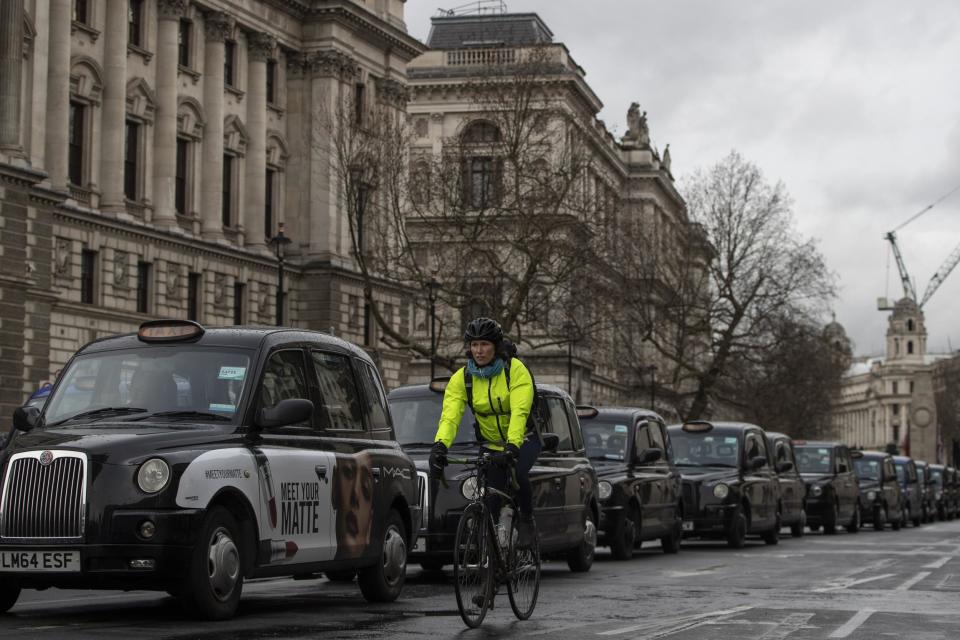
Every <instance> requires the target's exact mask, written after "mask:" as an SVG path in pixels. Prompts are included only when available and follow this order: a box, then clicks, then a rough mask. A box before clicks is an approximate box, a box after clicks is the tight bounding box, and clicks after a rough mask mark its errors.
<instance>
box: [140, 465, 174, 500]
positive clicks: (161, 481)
mask: <svg viewBox="0 0 960 640" xmlns="http://www.w3.org/2000/svg"><path fill="white" fill-rule="evenodd" d="M168 482H170V465H168V464H167V463H166V462H164V461H163V460H161V459H160V458H151V459H149V460H147V461H146V462H144V463H143V464H142V465H140V471H138V472H137V484H138V485H139V486H140V489H141V490H142V491H145V492H146V493H156V492H157V491H160V490H161V489H163V488H164V487H165V486H167V483H168Z"/></svg>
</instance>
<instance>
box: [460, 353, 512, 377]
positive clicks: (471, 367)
mask: <svg viewBox="0 0 960 640" xmlns="http://www.w3.org/2000/svg"><path fill="white" fill-rule="evenodd" d="M503 366H504V362H503V359H501V358H497V359H496V360H494V361H493V362H491V363H490V364H488V365H487V366H485V367H478V366H477V363H476V362H474V361H473V358H470V359H469V360H467V373H469V374H470V375H471V376H474V377H476V378H492V377H494V376H495V375H497V374H498V373H500V372H501V371H503Z"/></svg>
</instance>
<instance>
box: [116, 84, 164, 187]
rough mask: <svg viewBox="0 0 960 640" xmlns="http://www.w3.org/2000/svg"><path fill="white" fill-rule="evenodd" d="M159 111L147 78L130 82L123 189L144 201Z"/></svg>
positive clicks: (128, 86) (128, 88)
mask: <svg viewBox="0 0 960 640" xmlns="http://www.w3.org/2000/svg"><path fill="white" fill-rule="evenodd" d="M156 112H157V101H156V99H155V98H154V94H153V91H152V90H151V89H150V85H148V84H147V81H146V80H144V79H143V78H133V79H132V80H130V81H129V82H128V83H127V120H126V131H125V140H124V151H123V191H124V194H125V195H126V198H127V200H129V201H130V202H132V203H141V202H142V201H143V200H144V199H145V196H146V194H145V193H144V185H145V184H146V157H147V152H148V149H147V146H148V143H149V142H150V140H152V138H153V136H152V135H148V131H149V127H150V126H151V125H152V124H153V119H154V117H155V115H156Z"/></svg>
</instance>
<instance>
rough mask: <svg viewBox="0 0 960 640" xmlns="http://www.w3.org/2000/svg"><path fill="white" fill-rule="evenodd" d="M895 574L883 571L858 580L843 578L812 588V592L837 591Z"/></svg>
mask: <svg viewBox="0 0 960 640" xmlns="http://www.w3.org/2000/svg"><path fill="white" fill-rule="evenodd" d="M895 575H897V574H895V573H884V574H882V575H879V576H873V577H872V578H860V579H859V580H843V581H841V582H838V583H837V584H832V585H830V586H829V587H820V588H819V589H814V590H813V592H814V593H826V592H828V591H839V590H840V589H849V588H850V587H855V586H857V585H858V584H865V583H867V582H873V581H874V580H883V579H884V578H892V577H893V576H895Z"/></svg>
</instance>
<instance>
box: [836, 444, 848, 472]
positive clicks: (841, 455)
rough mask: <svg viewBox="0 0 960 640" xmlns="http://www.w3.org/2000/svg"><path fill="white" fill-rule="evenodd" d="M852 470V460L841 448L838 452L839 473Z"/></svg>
mask: <svg viewBox="0 0 960 640" xmlns="http://www.w3.org/2000/svg"><path fill="white" fill-rule="evenodd" d="M848 471H850V461H849V460H848V459H847V452H846V450H845V449H841V450H840V451H838V452H837V473H847V472H848Z"/></svg>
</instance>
